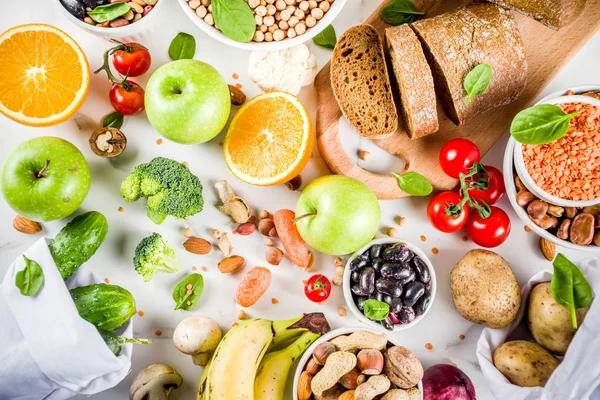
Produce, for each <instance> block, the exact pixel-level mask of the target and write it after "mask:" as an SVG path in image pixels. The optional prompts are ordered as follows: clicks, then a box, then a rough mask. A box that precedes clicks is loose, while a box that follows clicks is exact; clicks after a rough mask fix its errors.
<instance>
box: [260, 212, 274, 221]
mask: <svg viewBox="0 0 600 400" xmlns="http://www.w3.org/2000/svg"><path fill="white" fill-rule="evenodd" d="M258 217H259V218H260V219H263V218H272V215H271V213H270V212H268V211H267V210H262V211H261V212H260V214H259V215H258Z"/></svg>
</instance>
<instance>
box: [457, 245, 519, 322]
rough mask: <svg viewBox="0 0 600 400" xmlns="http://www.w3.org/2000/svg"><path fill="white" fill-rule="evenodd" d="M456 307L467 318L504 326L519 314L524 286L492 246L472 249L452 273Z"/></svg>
mask: <svg viewBox="0 0 600 400" xmlns="http://www.w3.org/2000/svg"><path fill="white" fill-rule="evenodd" d="M450 290H451V292H452V301H453V302H454V307H455V308H456V311H458V313H459V314H460V315H462V316H463V318H465V319H466V320H469V321H471V322H475V323H477V324H481V325H484V326H487V327H488V328H494V329H498V328H504V327H505V326H507V325H509V324H510V323H511V322H513V321H514V319H515V318H516V317H517V313H518V312H519V308H520V307H521V288H520V287H519V283H518V282H517V278H515V274H514V273H513V271H512V269H510V266H509V265H508V263H507V262H506V260H504V258H502V257H500V256H499V255H498V254H496V253H494V252H493V251H489V250H471V251H469V252H468V253H467V254H465V256H464V257H463V258H462V259H461V260H460V261H459V262H458V263H457V264H456V265H455V266H454V268H453V269H452V273H451V274H450Z"/></svg>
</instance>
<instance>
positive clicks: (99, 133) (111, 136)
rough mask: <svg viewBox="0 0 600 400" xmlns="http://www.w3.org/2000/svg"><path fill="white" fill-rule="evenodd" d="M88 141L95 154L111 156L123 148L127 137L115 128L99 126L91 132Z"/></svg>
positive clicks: (125, 145) (114, 155)
mask: <svg viewBox="0 0 600 400" xmlns="http://www.w3.org/2000/svg"><path fill="white" fill-rule="evenodd" d="M89 143H90V148H91V149H92V151H93V152H94V154H95V155H97V156H100V157H106V158H112V157H116V156H118V155H119V154H121V153H122V152H123V151H124V150H125V148H126V147H127V138H126V137H125V135H124V134H123V132H121V131H120V130H118V129H117V128H100V129H96V130H95V131H94V133H92V136H91V137H90V140H89Z"/></svg>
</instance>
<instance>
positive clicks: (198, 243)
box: [183, 237, 212, 255]
mask: <svg viewBox="0 0 600 400" xmlns="http://www.w3.org/2000/svg"><path fill="white" fill-rule="evenodd" d="M183 247H184V248H185V249H186V250H187V251H189V252H190V253H193V254H200V255H205V254H208V253H210V250H211V249H212V245H211V244H210V242H209V241H208V240H204V239H202V238H197V237H193V238H189V239H188V240H186V241H185V242H183Z"/></svg>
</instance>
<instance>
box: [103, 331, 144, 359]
mask: <svg viewBox="0 0 600 400" xmlns="http://www.w3.org/2000/svg"><path fill="white" fill-rule="evenodd" d="M98 333H99V334H100V336H102V339H103V340H104V343H106V345H107V346H108V348H109V349H110V351H112V353H113V354H114V355H115V356H118V355H119V354H121V345H123V344H125V343H133V344H150V343H152V340H148V339H137V338H126V337H123V336H117V334H116V333H114V332H113V331H107V330H106V329H98Z"/></svg>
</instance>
